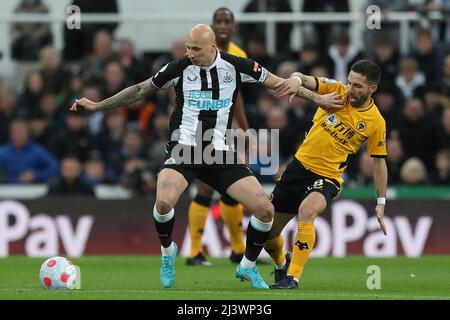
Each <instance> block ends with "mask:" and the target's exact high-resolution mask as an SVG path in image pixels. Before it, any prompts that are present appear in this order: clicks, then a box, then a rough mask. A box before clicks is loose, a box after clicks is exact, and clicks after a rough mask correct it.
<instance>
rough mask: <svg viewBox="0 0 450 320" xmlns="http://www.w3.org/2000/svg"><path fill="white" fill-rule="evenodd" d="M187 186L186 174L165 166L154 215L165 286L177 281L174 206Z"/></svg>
mask: <svg viewBox="0 0 450 320" xmlns="http://www.w3.org/2000/svg"><path fill="white" fill-rule="evenodd" d="M187 186H188V182H187V180H186V179H185V178H184V176H183V175H182V174H181V173H179V172H177V171H176V170H174V169H168V168H164V169H163V170H161V172H160V173H159V174H158V181H157V186H156V203H155V207H154V210H153V217H154V222H155V227H156V231H157V233H158V238H159V241H160V242H161V253H162V257H161V268H160V281H161V283H162V285H163V286H164V287H165V288H170V287H172V286H173V283H174V282H175V257H176V255H177V252H178V248H177V245H176V244H175V243H174V242H173V241H172V230H173V223H174V220H175V212H174V210H173V208H174V206H175V204H176V203H177V201H178V199H179V197H180V195H181V193H183V191H184V190H185V189H186V188H187Z"/></svg>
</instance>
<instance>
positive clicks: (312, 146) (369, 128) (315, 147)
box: [295, 78, 387, 185]
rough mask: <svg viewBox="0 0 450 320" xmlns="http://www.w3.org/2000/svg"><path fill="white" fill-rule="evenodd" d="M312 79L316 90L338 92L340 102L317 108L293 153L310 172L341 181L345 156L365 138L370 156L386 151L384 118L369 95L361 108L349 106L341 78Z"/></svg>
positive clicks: (379, 155)
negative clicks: (338, 106) (331, 109)
mask: <svg viewBox="0 0 450 320" xmlns="http://www.w3.org/2000/svg"><path fill="white" fill-rule="evenodd" d="M316 83H317V87H316V91H317V93H319V94H327V93H331V92H337V93H340V94H341V95H342V99H343V101H344V106H343V108H342V109H340V110H339V111H336V112H331V113H328V112H327V111H325V110H323V109H322V108H317V111H316V114H315V115H314V119H313V126H312V128H311V129H310V130H309V132H308V134H307V135H306V138H305V140H304V142H303V144H302V145H301V146H300V147H299V149H298V150H297V153H296V154H295V157H296V158H297V159H298V160H299V161H300V162H301V163H302V164H303V165H304V166H305V167H306V168H307V169H309V170H311V171H312V172H314V173H317V174H319V175H321V176H324V177H328V178H332V179H336V180H337V181H339V182H340V183H341V185H342V182H343V179H342V173H343V172H344V170H345V169H346V167H347V158H348V156H349V155H351V154H355V153H357V152H358V150H359V148H360V147H361V145H362V144H363V143H364V142H365V141H366V140H368V145H367V152H368V154H369V155H370V156H372V157H385V156H386V155H387V152H386V122H385V121H384V119H383V117H382V116H381V114H380V112H379V111H378V108H377V106H376V105H375V103H374V102H373V100H372V99H371V102H370V105H369V106H368V107H366V108H364V109H361V108H354V107H352V106H351V105H350V104H349V102H348V100H347V98H348V91H347V87H346V86H345V85H344V84H343V83H342V82H338V81H335V80H330V79H327V78H316Z"/></svg>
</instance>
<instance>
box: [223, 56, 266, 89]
mask: <svg viewBox="0 0 450 320" xmlns="http://www.w3.org/2000/svg"><path fill="white" fill-rule="evenodd" d="M222 58H223V59H224V60H227V61H228V62H230V63H231V64H233V65H234V67H235V68H236V71H237V72H239V73H240V75H241V82H242V83H251V82H260V83H263V82H264V81H266V79H267V77H268V76H269V71H267V69H266V68H264V67H263V66H262V65H260V64H259V63H258V62H256V61H253V60H251V59H244V58H240V57H236V56H232V55H230V54H222Z"/></svg>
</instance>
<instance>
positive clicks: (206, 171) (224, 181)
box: [161, 149, 254, 195]
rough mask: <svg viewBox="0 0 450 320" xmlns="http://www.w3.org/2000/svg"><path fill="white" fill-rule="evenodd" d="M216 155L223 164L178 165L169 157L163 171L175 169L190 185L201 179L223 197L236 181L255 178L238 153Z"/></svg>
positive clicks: (227, 152) (222, 152)
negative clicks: (228, 160) (229, 160)
mask: <svg viewBox="0 0 450 320" xmlns="http://www.w3.org/2000/svg"><path fill="white" fill-rule="evenodd" d="M187 150H189V149H187ZM216 153H217V154H221V156H218V157H219V158H221V159H223V161H222V163H212V164H206V163H183V162H182V163H177V161H175V160H174V159H173V158H172V157H170V156H168V157H167V159H166V161H165V162H164V164H163V166H162V167H161V170H162V169H164V168H169V169H173V170H175V171H177V172H179V173H181V174H182V175H183V177H184V178H185V179H186V181H187V182H188V183H189V184H191V182H192V181H193V180H195V179H199V180H201V181H203V182H204V183H206V184H207V185H209V186H210V187H212V188H214V189H215V190H217V191H218V192H219V193H220V194H221V195H227V192H226V191H227V189H228V187H229V186H231V185H232V184H233V183H235V182H236V181H238V180H240V179H242V178H245V177H248V176H254V174H253V172H252V171H251V170H250V169H249V168H248V167H247V166H246V165H245V164H243V163H242V162H241V161H240V160H239V159H238V157H237V154H236V152H233V151H216ZM169 154H170V152H169ZM191 159H193V157H191ZM225 159H233V161H231V162H227V161H225Z"/></svg>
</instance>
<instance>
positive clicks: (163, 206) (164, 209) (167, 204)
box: [155, 198, 175, 214]
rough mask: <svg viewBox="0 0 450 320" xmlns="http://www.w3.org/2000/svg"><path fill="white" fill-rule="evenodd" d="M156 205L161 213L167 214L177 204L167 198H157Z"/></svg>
mask: <svg viewBox="0 0 450 320" xmlns="http://www.w3.org/2000/svg"><path fill="white" fill-rule="evenodd" d="M155 205H156V210H157V211H158V213H159V214H167V213H169V212H170V210H172V209H173V207H174V206H175V204H174V203H173V202H172V201H170V200H169V199H165V198H160V199H156V204H155Z"/></svg>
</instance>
